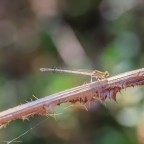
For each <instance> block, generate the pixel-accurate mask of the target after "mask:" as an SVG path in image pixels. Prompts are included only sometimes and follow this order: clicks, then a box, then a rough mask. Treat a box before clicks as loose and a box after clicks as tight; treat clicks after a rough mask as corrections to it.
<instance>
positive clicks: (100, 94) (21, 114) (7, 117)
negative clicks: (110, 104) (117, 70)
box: [0, 68, 144, 127]
mask: <svg viewBox="0 0 144 144" xmlns="http://www.w3.org/2000/svg"><path fill="white" fill-rule="evenodd" d="M139 85H144V68H142V69H138V70H134V71H130V72H126V73H122V74H119V75H116V76H113V77H110V78H107V79H103V80H100V81H96V82H93V83H88V84H85V85H82V86H78V87H74V88H72V89H68V90H65V91H62V92H59V93H56V94H52V95H50V96H46V97H44V98H41V99H38V100H35V101H32V102H28V103H26V104H22V105H19V106H16V107H14V108H11V109H8V110H5V111H3V112H0V124H1V127H5V126H6V124H7V123H9V122H10V121H12V120H15V119H23V120H25V119H28V118H29V117H30V116H33V115H35V114H39V115H46V114H47V113H48V112H50V111H51V110H52V109H54V107H55V106H56V105H60V104H61V103H65V102H71V103H75V102H81V103H86V102H89V101H96V100H98V99H99V100H103V101H104V100H105V99H106V98H109V99H113V100H115V101H116V94H117V93H118V92H120V91H121V90H122V89H125V88H127V87H134V86H139Z"/></svg>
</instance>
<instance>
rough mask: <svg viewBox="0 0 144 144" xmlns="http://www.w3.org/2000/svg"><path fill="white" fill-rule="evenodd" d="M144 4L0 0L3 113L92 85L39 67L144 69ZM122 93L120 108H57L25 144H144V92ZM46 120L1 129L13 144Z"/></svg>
mask: <svg viewBox="0 0 144 144" xmlns="http://www.w3.org/2000/svg"><path fill="white" fill-rule="evenodd" d="M143 16H144V2H143V1H142V0H1V1H0V111H3V110H6V109H8V108H11V107H14V106H17V105H19V104H20V103H25V100H27V101H30V99H31V98H32V99H34V98H33V97H32V95H35V96H36V97H38V98H41V97H44V96H46V95H49V94H53V93H56V92H59V91H62V90H65V89H68V88H71V87H75V86H78V85H82V84H83V83H84V82H88V81H89V79H87V78H85V77H83V76H73V75H67V74H53V73H41V72H40V71H39V68H40V67H53V66H56V67H59V68H65V67H67V68H71V69H73V68H74V69H99V70H102V71H103V70H104V71H105V70H108V71H109V72H110V75H115V74H119V73H121V72H124V71H129V70H133V69H137V68H141V67H144V48H143V47H144V19H143ZM122 94H123V95H121V94H120V95H117V100H118V104H116V103H115V102H113V101H109V100H107V101H106V106H104V105H102V104H101V103H100V102H99V103H98V104H94V103H90V104H89V105H88V107H90V108H89V109H90V110H89V111H88V112H87V111H86V110H84V109H82V108H81V107H80V108H81V109H79V108H78V107H76V108H75V107H70V108H67V109H66V107H67V106H69V105H70V104H63V105H60V106H59V107H56V109H55V113H56V114H59V113H62V114H60V115H57V116H56V120H55V119H54V118H51V117H49V116H48V119H47V121H45V122H43V123H41V124H40V125H39V126H37V127H36V128H34V129H33V130H31V131H30V132H29V133H27V134H26V135H24V136H23V137H22V138H20V139H18V140H19V141H22V142H23V143H43V144H46V143H52V144H57V143H59V144H60V143H61V144H64V143H74V144H96V143H97V144H139V143H142V144H143V143H144V122H143V121H144V115H143V113H144V106H143V105H144V88H143V87H138V88H136V87H135V88H129V89H127V90H126V91H125V90H124V91H122ZM45 118H46V117H40V116H35V117H33V118H30V120H29V121H24V122H23V121H22V120H16V121H14V122H12V123H11V124H10V125H8V126H7V128H6V129H2V130H0V142H2V141H7V140H11V139H13V138H15V137H17V136H18V135H20V134H22V133H24V132H25V131H27V130H29V129H30V128H31V127H33V126H35V125H36V124H37V123H39V122H40V121H41V120H43V119H45Z"/></svg>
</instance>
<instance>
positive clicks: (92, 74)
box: [40, 68, 109, 82]
mask: <svg viewBox="0 0 144 144" xmlns="http://www.w3.org/2000/svg"><path fill="white" fill-rule="evenodd" d="M40 71H42V72H46V71H51V72H59V73H70V74H79V75H87V76H90V77H91V82H92V81H93V80H92V79H93V78H95V79H96V80H101V79H104V78H106V77H108V76H109V73H108V72H107V71H105V72H101V71H98V70H94V71H92V72H83V71H73V70H63V69H57V68H40Z"/></svg>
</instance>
